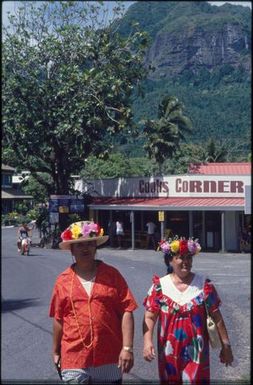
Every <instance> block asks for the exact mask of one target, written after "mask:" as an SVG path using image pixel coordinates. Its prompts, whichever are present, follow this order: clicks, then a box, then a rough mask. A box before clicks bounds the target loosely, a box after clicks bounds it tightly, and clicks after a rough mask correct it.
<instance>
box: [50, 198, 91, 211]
mask: <svg viewBox="0 0 253 385" xmlns="http://www.w3.org/2000/svg"><path fill="white" fill-rule="evenodd" d="M84 209H85V204H84V201H83V198H77V197H75V196H72V195H51V196H50V199H49V212H50V213H61V214H69V213H72V214H74V213H82V212H83V211H84Z"/></svg>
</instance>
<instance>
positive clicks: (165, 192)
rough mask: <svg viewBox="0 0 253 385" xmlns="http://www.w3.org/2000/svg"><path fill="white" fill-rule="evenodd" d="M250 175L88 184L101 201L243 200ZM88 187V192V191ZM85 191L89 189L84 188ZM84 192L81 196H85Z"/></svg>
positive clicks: (152, 178)
mask: <svg viewBox="0 0 253 385" xmlns="http://www.w3.org/2000/svg"><path fill="white" fill-rule="evenodd" d="M250 184H251V176H250V175H178V176H176V175H173V176H164V177H150V178H147V177H145V178H115V179H97V180H93V181H90V185H91V186H92V191H96V192H97V194H98V195H100V196H103V197H118V198H120V197H122V198H124V197H128V198H130V197H135V198H138V197H148V198H155V197H177V198H179V197H199V198H200V197H203V198H204V197H210V198H218V197H222V198H229V197H230V198H244V196H245V186H246V185H250ZM90 185H89V188H91V187H90ZM85 188H87V189H88V187H85ZM85 188H84V190H83V192H85Z"/></svg>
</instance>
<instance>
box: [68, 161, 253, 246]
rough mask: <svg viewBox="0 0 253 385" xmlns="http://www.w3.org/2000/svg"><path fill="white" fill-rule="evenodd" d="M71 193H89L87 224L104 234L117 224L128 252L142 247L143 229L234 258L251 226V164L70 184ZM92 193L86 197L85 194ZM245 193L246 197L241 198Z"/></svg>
mask: <svg viewBox="0 0 253 385" xmlns="http://www.w3.org/2000/svg"><path fill="white" fill-rule="evenodd" d="M75 188H76V189H77V190H79V191H81V192H82V193H84V192H85V191H87V190H89V192H90V194H91V195H92V196H93V202H92V203H91V204H89V209H90V218H94V220H96V221H97V222H98V223H100V225H101V226H103V227H104V228H105V231H108V223H109V222H110V223H111V222H113V221H116V220H117V219H118V218H120V219H121V220H122V221H123V223H124V227H125V230H126V231H125V232H126V238H128V239H129V241H130V245H129V246H130V247H132V248H133V249H134V248H136V247H137V246H140V247H143V246H144V243H143V242H141V239H142V240H143V235H144V234H145V232H146V223H147V222H148V221H149V220H152V221H153V222H154V223H156V225H157V229H158V234H157V239H161V237H163V236H164V234H168V233H172V234H174V235H179V236H182V235H183V236H185V237H194V238H199V240H200V243H201V245H202V249H203V250H205V251H222V252H225V251H227V252H239V251H240V233H241V231H242V229H243V228H244V227H245V226H248V225H249V224H250V222H251V202H250V197H251V194H250V190H251V164H250V163H248V162H244V163H202V164H191V165H190V166H189V169H188V173H187V174H184V175H171V176H161V177H149V178H147V177H143V178H141V177H135V178H117V179H100V180H93V181H89V183H88V185H87V183H85V182H84V181H81V180H79V181H76V187H75ZM91 191H92V192H91ZM246 191H247V192H248V193H247V196H246Z"/></svg>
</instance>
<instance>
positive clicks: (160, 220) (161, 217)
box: [158, 211, 164, 222]
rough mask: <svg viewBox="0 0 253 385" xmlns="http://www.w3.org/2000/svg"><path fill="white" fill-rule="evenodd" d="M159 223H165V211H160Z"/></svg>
mask: <svg viewBox="0 0 253 385" xmlns="http://www.w3.org/2000/svg"><path fill="white" fill-rule="evenodd" d="M158 221H159V222H164V211H158Z"/></svg>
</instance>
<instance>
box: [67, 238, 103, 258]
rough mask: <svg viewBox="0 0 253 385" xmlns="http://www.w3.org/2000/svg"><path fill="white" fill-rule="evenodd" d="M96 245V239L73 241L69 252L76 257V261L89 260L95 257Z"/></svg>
mask: <svg viewBox="0 0 253 385" xmlns="http://www.w3.org/2000/svg"><path fill="white" fill-rule="evenodd" d="M96 247H97V243H96V241H89V242H80V243H73V244H72V245H71V252H72V255H74V257H75V258H76V261H79V260H83V261H84V260H91V259H94V257H95V254H96Z"/></svg>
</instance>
